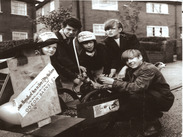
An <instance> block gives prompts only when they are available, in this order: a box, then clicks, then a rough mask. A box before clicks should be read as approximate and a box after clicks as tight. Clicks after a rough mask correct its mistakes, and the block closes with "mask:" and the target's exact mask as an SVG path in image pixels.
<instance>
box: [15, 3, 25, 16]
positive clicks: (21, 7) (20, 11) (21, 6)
mask: <svg viewBox="0 0 183 137" xmlns="http://www.w3.org/2000/svg"><path fill="white" fill-rule="evenodd" d="M11 13H12V14H16V15H23V16H26V15H27V4H26V3H25V2H21V1H16V0H12V1H11Z"/></svg>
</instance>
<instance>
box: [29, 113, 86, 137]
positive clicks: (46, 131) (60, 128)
mask: <svg viewBox="0 0 183 137" xmlns="http://www.w3.org/2000/svg"><path fill="white" fill-rule="evenodd" d="M82 121H84V118H73V117H68V116H63V115H57V116H53V117H52V122H51V123H50V124H48V125H46V126H44V127H41V128H40V129H38V130H35V131H33V132H32V133H31V135H34V136H39V137H54V136H57V135H60V134H61V133H62V132H64V131H66V130H70V129H71V128H72V127H74V126H79V124H81V123H82Z"/></svg>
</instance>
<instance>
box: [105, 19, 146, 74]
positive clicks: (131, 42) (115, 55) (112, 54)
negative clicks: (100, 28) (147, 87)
mask: <svg viewBox="0 0 183 137" xmlns="http://www.w3.org/2000/svg"><path fill="white" fill-rule="evenodd" d="M104 29H105V33H106V36H107V37H106V39H105V40H104V43H105V46H106V49H107V53H108V58H107V61H108V66H107V68H105V70H106V71H107V73H109V77H114V76H115V75H116V74H118V73H119V75H120V70H121V68H122V67H123V66H124V65H125V63H124V62H121V54H122V53H123V52H124V51H125V50H127V49H139V50H140V51H141V53H142V56H143V58H144V60H145V61H147V62H149V59H148V56H147V54H146V52H145V50H144V49H143V48H142V47H140V43H139V41H138V39H137V37H136V35H134V34H129V33H125V32H123V26H122V24H121V22H120V21H119V20H117V19H109V20H107V21H106V22H105V23H104Z"/></svg>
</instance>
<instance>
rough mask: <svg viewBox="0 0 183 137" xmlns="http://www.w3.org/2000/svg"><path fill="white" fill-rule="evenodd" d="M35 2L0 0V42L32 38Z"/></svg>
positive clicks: (27, 0)
mask: <svg viewBox="0 0 183 137" xmlns="http://www.w3.org/2000/svg"><path fill="white" fill-rule="evenodd" d="M35 2H36V1H35V0H0V26H1V27H0V41H7V40H18V39H28V38H33V33H34V32H35V31H36V29H35V24H34V22H33V20H34V19H35V17H36V10H35Z"/></svg>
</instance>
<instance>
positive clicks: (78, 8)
mask: <svg viewBox="0 0 183 137" xmlns="http://www.w3.org/2000/svg"><path fill="white" fill-rule="evenodd" d="M76 13H77V18H78V19H79V20H80V3H79V0H76Z"/></svg>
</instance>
